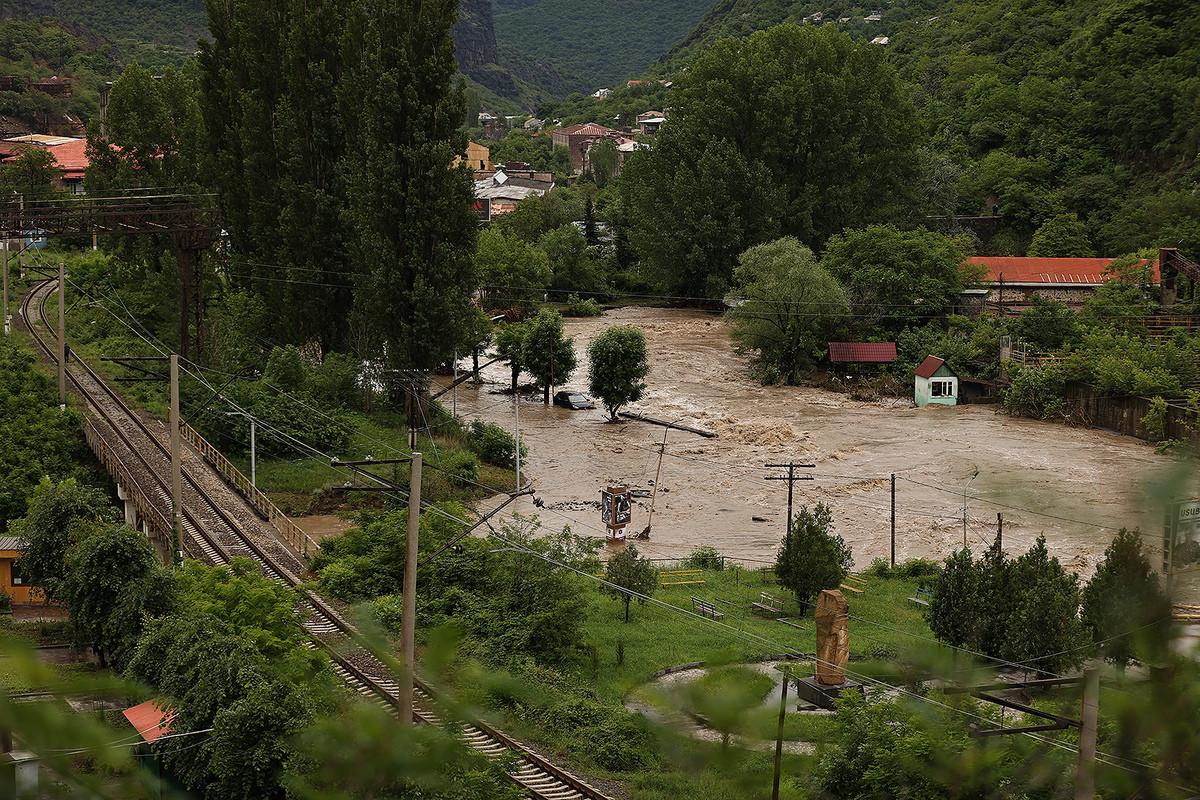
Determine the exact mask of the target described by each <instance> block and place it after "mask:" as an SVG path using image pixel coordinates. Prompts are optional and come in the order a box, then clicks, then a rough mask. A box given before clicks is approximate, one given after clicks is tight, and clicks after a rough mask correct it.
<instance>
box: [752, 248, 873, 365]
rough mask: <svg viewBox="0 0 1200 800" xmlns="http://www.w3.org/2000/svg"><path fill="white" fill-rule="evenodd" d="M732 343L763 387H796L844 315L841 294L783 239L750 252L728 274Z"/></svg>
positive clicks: (808, 255)
mask: <svg viewBox="0 0 1200 800" xmlns="http://www.w3.org/2000/svg"><path fill="white" fill-rule="evenodd" d="M733 277H734V284H735V286H734V290H733V292H732V293H731V295H730V300H731V302H733V303H734V306H733V308H732V309H731V310H730V311H729V313H728V318H729V322H730V325H731V326H732V333H733V340H734V342H735V343H736V344H737V345H738V347H739V348H741V349H742V350H745V351H748V352H750V353H751V354H752V356H753V359H754V367H755V371H756V372H757V373H758V374H759V376H760V377H761V378H762V379H763V380H764V381H765V382H768V383H775V382H777V381H782V382H784V383H796V382H797V381H799V380H800V379H801V378H802V377H803V376H804V375H805V374H806V373H807V372H808V370H810V369H811V368H812V367H813V365H814V364H815V363H816V362H817V360H818V359H820V358H821V356H822V355H823V354H824V352H825V350H826V343H827V342H828V341H829V339H830V337H831V336H832V335H833V334H834V332H835V331H837V330H839V329H840V328H842V327H844V326H845V325H846V322H847V318H848V316H849V313H850V306H849V302H848V301H847V297H846V292H845V290H844V289H843V288H842V287H841V285H840V284H839V283H838V281H837V279H836V278H834V277H833V275H832V274H830V272H829V271H828V270H826V269H825V268H824V267H823V266H822V265H821V264H819V263H818V262H817V260H816V258H815V257H814V256H813V253H812V251H811V250H809V249H808V248H807V247H805V246H804V245H802V244H800V242H799V241H797V240H796V239H794V238H791V237H785V238H783V239H778V240H776V241H774V242H770V243H767V244H760V245H757V246H756V247H752V248H750V249H749V250H747V251H746V252H745V253H743V254H742V257H741V259H740V260H739V262H738V266H737V270H736V271H735V272H734V276H733Z"/></svg>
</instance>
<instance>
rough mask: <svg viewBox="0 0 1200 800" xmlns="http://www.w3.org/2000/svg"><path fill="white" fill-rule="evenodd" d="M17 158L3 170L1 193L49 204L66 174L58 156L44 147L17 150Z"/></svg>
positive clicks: (6, 164)
mask: <svg viewBox="0 0 1200 800" xmlns="http://www.w3.org/2000/svg"><path fill="white" fill-rule="evenodd" d="M17 150H18V152H17V157H16V158H13V159H9V160H8V161H7V162H5V164H4V165H3V166H0V192H3V193H4V194H6V195H7V194H12V193H14V192H15V193H17V194H22V195H24V196H25V197H26V198H28V199H29V200H45V199H47V198H51V197H53V196H54V195H55V194H56V193H57V191H58V190H57V189H56V188H55V187H56V186H57V185H58V181H59V179H60V178H61V177H62V173H61V172H60V171H59V168H58V162H57V161H56V160H55V158H54V154H53V153H51V152H50V151H49V150H45V149H42V148H40V147H33V146H25V147H19V148H17Z"/></svg>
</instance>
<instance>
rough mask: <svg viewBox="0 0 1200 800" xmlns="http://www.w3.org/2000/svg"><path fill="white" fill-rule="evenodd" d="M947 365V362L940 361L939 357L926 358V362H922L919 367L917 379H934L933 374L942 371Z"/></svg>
mask: <svg viewBox="0 0 1200 800" xmlns="http://www.w3.org/2000/svg"><path fill="white" fill-rule="evenodd" d="M945 363H946V362H945V360H943V359H940V358H938V357H937V356H925V360H924V361H922V362H921V365H920V366H919V367H917V377H918V378H932V377H933V373H935V372H937V371H938V369H940V368H941V366H942V365H943V364H945Z"/></svg>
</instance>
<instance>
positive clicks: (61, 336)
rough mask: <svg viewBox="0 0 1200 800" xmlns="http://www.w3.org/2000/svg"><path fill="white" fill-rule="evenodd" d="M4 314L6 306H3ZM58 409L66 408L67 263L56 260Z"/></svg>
mask: <svg viewBox="0 0 1200 800" xmlns="http://www.w3.org/2000/svg"><path fill="white" fill-rule="evenodd" d="M4 312H5V315H7V314H8V307H7V306H5V308H4ZM58 409H59V411H66V410H67V265H66V264H64V263H63V262H62V261H60V262H58Z"/></svg>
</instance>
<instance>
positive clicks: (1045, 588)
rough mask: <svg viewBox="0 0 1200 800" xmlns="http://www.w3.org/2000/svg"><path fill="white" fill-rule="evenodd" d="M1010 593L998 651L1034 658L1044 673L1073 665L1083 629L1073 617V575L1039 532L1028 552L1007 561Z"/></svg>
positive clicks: (1078, 656)
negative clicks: (1004, 632)
mask: <svg viewBox="0 0 1200 800" xmlns="http://www.w3.org/2000/svg"><path fill="white" fill-rule="evenodd" d="M1012 569H1013V585H1014V586H1015V587H1016V591H1017V596H1016V597H1015V598H1014V600H1015V602H1014V603H1013V609H1012V615H1011V617H1010V618H1009V620H1010V621H1009V629H1008V633H1007V635H1006V636H1005V641H1004V649H1003V656H1004V657H1005V658H1007V659H1009V660H1011V661H1016V662H1019V663H1024V662H1026V661H1034V662H1035V666H1036V667H1037V668H1038V669H1043V670H1047V671H1050V672H1061V671H1062V670H1064V669H1066V668H1069V667H1071V666H1074V665H1076V664H1078V663H1079V662H1080V661H1081V660H1082V658H1081V655H1082V653H1081V646H1082V645H1083V644H1084V643H1085V642H1086V633H1085V631H1084V628H1083V624H1082V623H1081V622H1080V620H1079V603H1080V592H1079V577H1078V576H1077V575H1075V574H1073V573H1068V572H1067V571H1066V570H1064V569H1063V567H1062V565H1061V564H1059V563H1058V559H1057V558H1051V557H1050V555H1049V552H1048V551H1047V549H1046V539H1045V537H1044V536H1039V537H1038V539H1037V541H1036V542H1035V543H1034V545H1033V546H1032V547H1031V548H1030V549H1029V551H1028V552H1027V553H1025V554H1023V555H1021V556H1020V557H1019V558H1018V559H1017V560H1016V561H1014V562H1013V566H1012Z"/></svg>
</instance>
